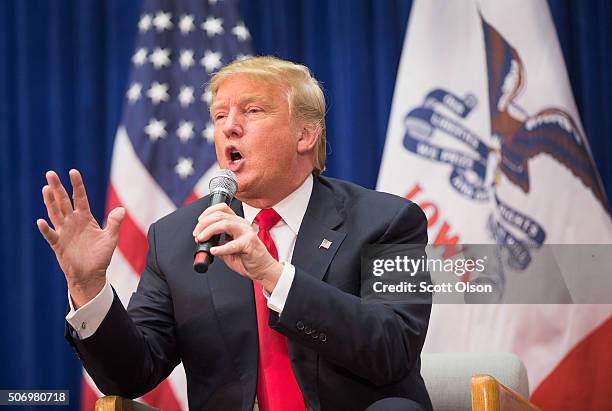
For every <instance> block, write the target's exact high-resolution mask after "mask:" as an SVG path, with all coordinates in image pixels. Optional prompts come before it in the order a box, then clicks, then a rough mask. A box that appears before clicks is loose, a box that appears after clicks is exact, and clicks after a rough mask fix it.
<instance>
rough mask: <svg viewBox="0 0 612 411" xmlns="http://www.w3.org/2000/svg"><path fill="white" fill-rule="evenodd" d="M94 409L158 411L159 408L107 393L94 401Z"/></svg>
mask: <svg viewBox="0 0 612 411" xmlns="http://www.w3.org/2000/svg"><path fill="white" fill-rule="evenodd" d="M96 411H160V409H159V408H153V407H149V406H148V405H146V404H143V403H141V402H138V401H133V400H128V399H127V398H123V397H119V396H117V395H107V396H106V397H102V398H100V399H98V401H96Z"/></svg>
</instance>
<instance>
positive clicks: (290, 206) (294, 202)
mask: <svg viewBox="0 0 612 411" xmlns="http://www.w3.org/2000/svg"><path fill="white" fill-rule="evenodd" d="M312 186H313V178H312V174H309V175H308V177H307V178H306V180H304V182H303V183H302V185H301V186H299V187H298V188H297V189H296V190H295V191H294V192H292V193H291V194H289V195H288V196H287V197H285V198H284V199H282V200H281V201H279V202H278V203H277V204H276V205H275V206H273V207H272V208H273V209H274V211H276V212H277V213H278V214H279V215H280V216H281V218H282V219H283V221H284V222H285V223H286V224H287V225H288V226H289V228H291V231H293V232H294V233H295V235H297V234H298V232H299V231H300V226H301V225H302V220H303V219H304V214H306V208H307V207H308V202H309V201H310V195H311V194H312ZM242 209H243V211H244V218H245V220H247V221H248V222H249V224H253V220H255V217H256V216H257V214H258V213H259V211H261V209H260V208H255V207H251V206H250V205H248V204H247V203H244V202H243V203H242Z"/></svg>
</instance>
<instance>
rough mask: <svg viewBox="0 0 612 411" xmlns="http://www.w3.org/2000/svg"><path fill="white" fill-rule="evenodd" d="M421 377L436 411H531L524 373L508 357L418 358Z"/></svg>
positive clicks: (440, 355) (446, 355)
mask: <svg viewBox="0 0 612 411" xmlns="http://www.w3.org/2000/svg"><path fill="white" fill-rule="evenodd" d="M421 363H422V364H421V374H422V375H423V379H424V380H425V385H426V386H427V390H428V391H429V395H430V397H431V402H432V404H433V408H434V410H435V411H451V410H452V411H461V410H473V411H533V410H537V409H538V408H537V407H535V406H534V405H533V404H531V403H530V402H529V401H528V400H527V399H526V398H527V397H528V396H529V382H528V380H527V370H526V369H525V366H524V365H523V362H522V361H521V360H520V358H519V357H517V356H516V355H514V354H510V353H438V354H422V355H421Z"/></svg>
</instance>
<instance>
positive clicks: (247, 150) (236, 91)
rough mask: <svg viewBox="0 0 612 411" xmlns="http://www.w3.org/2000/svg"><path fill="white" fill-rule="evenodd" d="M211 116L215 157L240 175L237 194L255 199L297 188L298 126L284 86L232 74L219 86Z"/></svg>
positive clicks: (272, 196) (269, 196) (240, 197)
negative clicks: (293, 117) (291, 112)
mask: <svg viewBox="0 0 612 411" xmlns="http://www.w3.org/2000/svg"><path fill="white" fill-rule="evenodd" d="M211 116H212V119H213V122H214V125H215V149H216V153H217V160H218V162H219V164H220V165H221V168H227V169H229V170H231V171H233V172H234V173H235V174H236V176H237V177H238V192H237V194H236V197H238V198H239V199H240V200H242V201H246V202H249V200H255V201H254V202H257V200H265V199H271V198H272V199H274V198H277V194H283V195H287V194H289V193H290V192H291V191H293V189H295V188H296V187H295V184H296V178H299V176H298V167H297V166H298V151H297V145H298V139H299V136H300V129H299V127H297V126H296V125H295V124H294V122H293V121H292V119H291V117H290V114H289V106H288V102H287V96H286V92H285V90H284V89H283V87H282V86H280V85H277V84H272V83H268V82H264V81H261V80H258V79H257V78H255V77H252V76H248V75H243V74H237V75H234V76H231V77H229V78H228V79H226V80H224V81H223V82H222V83H221V85H220V87H219V88H218V90H217V94H216V96H215V101H214V103H213V104H212V107H211ZM287 190H289V191H287ZM251 202H253V201H251Z"/></svg>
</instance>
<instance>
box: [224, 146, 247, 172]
mask: <svg viewBox="0 0 612 411" xmlns="http://www.w3.org/2000/svg"><path fill="white" fill-rule="evenodd" d="M225 158H226V159H227V168H228V169H230V170H232V171H237V170H238V168H239V166H240V165H241V163H242V160H244V157H242V153H241V152H240V151H238V149H236V147H232V146H230V147H227V148H226V149H225Z"/></svg>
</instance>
